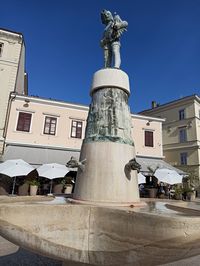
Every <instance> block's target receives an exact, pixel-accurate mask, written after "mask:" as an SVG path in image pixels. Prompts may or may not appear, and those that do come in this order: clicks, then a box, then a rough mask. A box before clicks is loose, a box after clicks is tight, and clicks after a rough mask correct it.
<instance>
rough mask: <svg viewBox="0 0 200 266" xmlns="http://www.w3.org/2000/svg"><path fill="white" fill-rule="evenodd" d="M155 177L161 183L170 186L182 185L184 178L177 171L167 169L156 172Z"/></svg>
mask: <svg viewBox="0 0 200 266" xmlns="http://www.w3.org/2000/svg"><path fill="white" fill-rule="evenodd" d="M154 176H155V177H157V178H158V180H159V181H160V182H163V183H167V184H170V185H174V184H180V183H182V178H183V177H182V176H181V175H179V174H178V173H177V172H176V171H175V170H170V169H166V168H159V169H157V170H156V171H155V173H154Z"/></svg>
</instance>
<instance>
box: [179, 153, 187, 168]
mask: <svg viewBox="0 0 200 266" xmlns="http://www.w3.org/2000/svg"><path fill="white" fill-rule="evenodd" d="M180 161H181V165H186V164H187V152H182V153H180Z"/></svg>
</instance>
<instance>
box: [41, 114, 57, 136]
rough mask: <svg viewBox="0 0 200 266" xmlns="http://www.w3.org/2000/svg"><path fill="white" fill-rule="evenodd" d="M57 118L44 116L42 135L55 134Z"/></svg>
mask: <svg viewBox="0 0 200 266" xmlns="http://www.w3.org/2000/svg"><path fill="white" fill-rule="evenodd" d="M56 123H57V118H55V117H50V116H46V117H45V123H44V132H43V133H44V134H48V135H55V134H56Z"/></svg>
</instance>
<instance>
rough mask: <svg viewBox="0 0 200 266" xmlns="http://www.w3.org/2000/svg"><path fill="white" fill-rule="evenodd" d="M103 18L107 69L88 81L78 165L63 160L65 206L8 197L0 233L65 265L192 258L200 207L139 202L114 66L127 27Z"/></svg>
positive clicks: (123, 97) (124, 102)
mask: <svg viewBox="0 0 200 266" xmlns="http://www.w3.org/2000/svg"><path fill="white" fill-rule="evenodd" d="M101 18H102V22H103V24H105V25H106V27H105V30H104V35H103V38H102V41H101V44H102V48H103V49H104V58H105V62H104V63H105V68H103V69H101V70H99V71H97V72H96V73H95V74H94V77H93V81H92V86H91V91H90V94H91V97H92V103H91V105H90V110H89V114H88V120H87V128H86V135H85V139H84V141H83V145H82V149H81V155H80V162H78V161H76V160H75V159H74V158H71V160H70V161H69V162H68V166H71V167H78V174H77V182H76V186H75V192H74V195H73V198H72V199H69V200H68V203H67V204H66V203H65V202H63V201H60V202H59V200H54V201H49V202H47V201H45V202H43V201H37V200H35V201H33V202H30V201H29V202H28V201H27V200H25V199H24V198H23V199H21V200H17V198H12V199H11V200H10V202H4V203H2V204H0V234H1V235H2V236H3V237H5V238H6V239H8V240H9V241H11V242H13V243H15V244H17V245H19V246H21V247H24V248H26V249H30V250H33V251H34V252H36V253H39V254H43V255H46V256H49V257H52V258H56V259H58V260H61V261H63V265H70V264H68V263H71V262H73V263H75V264H74V265H119V266H121V265H124V266H132V265H160V264H164V263H167V262H171V261H176V260H178V259H183V258H187V257H191V256H194V255H197V254H199V253H200V247H199V245H200V244H199V243H200V241H199V238H200V237H199V231H200V210H199V206H198V204H196V205H195V203H185V202H178V203H177V201H172V200H171V201H162V200H160V201H159V200H155V199H151V200H150V199H149V200H148V199H147V200H146V202H145V201H140V198H139V192H138V183H137V172H138V171H139V169H140V165H139V164H138V163H137V162H136V160H135V150H134V143H133V141H132V138H131V118H130V111H129V107H128V97H129V95H130V88H129V79H128V76H127V74H126V73H125V72H123V71H122V70H120V69H119V67H120V63H121V59H120V51H119V49H120V36H121V35H122V33H123V32H124V31H125V30H126V28H127V26H128V23H127V22H126V21H122V20H121V18H120V17H119V16H118V15H116V14H115V15H114V17H113V15H112V14H111V12H109V11H106V10H103V11H102V13H101ZM112 64H113V65H112ZM112 66H113V67H112Z"/></svg>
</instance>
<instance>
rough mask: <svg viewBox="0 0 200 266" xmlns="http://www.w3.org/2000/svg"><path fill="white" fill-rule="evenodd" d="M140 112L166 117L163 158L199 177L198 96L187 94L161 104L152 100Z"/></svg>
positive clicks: (199, 129) (199, 125) (199, 123)
mask: <svg viewBox="0 0 200 266" xmlns="http://www.w3.org/2000/svg"><path fill="white" fill-rule="evenodd" d="M140 114H142V115H149V116H153V117H159V118H165V119H166V120H165V121H164V123H163V131H162V133H163V153H164V156H165V160H166V161H167V162H168V163H170V164H171V165H174V166H175V167H177V168H180V169H182V170H184V171H186V172H188V171H189V172H193V173H195V175H196V176H198V178H199V179H200V97H199V96H198V95H191V96H187V97H184V98H181V99H178V100H175V101H172V102H169V103H166V104H163V105H159V106H158V105H156V104H155V102H153V106H152V108H151V109H148V110H145V111H142V112H140Z"/></svg>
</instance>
